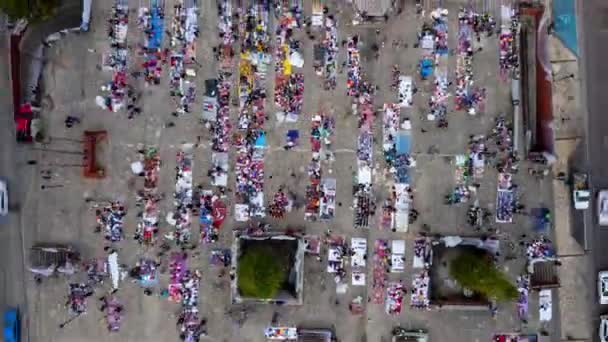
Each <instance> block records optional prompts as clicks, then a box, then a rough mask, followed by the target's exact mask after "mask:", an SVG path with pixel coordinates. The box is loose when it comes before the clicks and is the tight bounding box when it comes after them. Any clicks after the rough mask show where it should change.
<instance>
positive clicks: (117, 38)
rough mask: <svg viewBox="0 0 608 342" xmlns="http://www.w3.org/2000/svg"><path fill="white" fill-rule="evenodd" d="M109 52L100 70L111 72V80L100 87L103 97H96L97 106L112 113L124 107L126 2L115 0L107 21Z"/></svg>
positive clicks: (127, 21) (126, 56)
mask: <svg viewBox="0 0 608 342" xmlns="http://www.w3.org/2000/svg"><path fill="white" fill-rule="evenodd" d="M108 22H109V27H108V36H109V38H110V51H109V52H108V53H107V54H105V55H104V56H103V57H102V58H103V60H102V68H103V69H104V70H110V71H111V72H112V79H111V81H110V82H109V83H107V84H106V85H104V86H102V87H101V90H102V91H104V92H105V94H106V95H104V96H97V98H96V102H97V104H98V105H99V106H100V107H102V108H104V109H107V110H110V111H112V112H117V111H119V110H120V109H121V108H122V107H124V106H125V102H126V97H127V59H128V55H129V50H128V49H127V32H128V28H129V5H128V2H127V1H122V0H116V2H115V4H114V5H113V6H112V11H111V16H110V19H109V20H108Z"/></svg>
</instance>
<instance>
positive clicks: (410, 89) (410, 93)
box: [398, 76, 414, 107]
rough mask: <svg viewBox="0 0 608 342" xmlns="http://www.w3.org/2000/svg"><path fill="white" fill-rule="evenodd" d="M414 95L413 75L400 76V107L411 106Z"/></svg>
mask: <svg viewBox="0 0 608 342" xmlns="http://www.w3.org/2000/svg"><path fill="white" fill-rule="evenodd" d="M413 97H414V85H413V83H412V77H411V76H399V94H398V101H399V107H411V106H412V105H413V104H414V102H413V100H412V99H413Z"/></svg>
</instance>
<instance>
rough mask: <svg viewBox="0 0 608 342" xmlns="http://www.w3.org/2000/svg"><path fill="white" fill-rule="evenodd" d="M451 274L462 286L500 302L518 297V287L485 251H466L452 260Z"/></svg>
mask: <svg viewBox="0 0 608 342" xmlns="http://www.w3.org/2000/svg"><path fill="white" fill-rule="evenodd" d="M450 276H452V278H454V279H455V280H456V281H457V282H458V283H459V284H460V285H461V286H462V287H464V288H467V289H469V290H471V291H473V292H475V293H478V294H480V295H482V296H484V297H486V298H488V299H493V300H496V301H499V302H503V301H509V300H514V299H515V298H517V295H518V293H517V288H516V287H515V286H514V285H513V284H512V283H511V282H510V281H509V280H508V279H507V277H506V276H505V274H504V273H502V272H500V271H499V270H498V269H497V268H496V266H495V265H494V261H493V260H492V259H491V258H490V257H489V256H488V255H487V254H485V253H482V252H473V251H466V252H464V253H463V254H461V255H459V256H458V257H457V258H456V259H454V260H452V262H451V264H450Z"/></svg>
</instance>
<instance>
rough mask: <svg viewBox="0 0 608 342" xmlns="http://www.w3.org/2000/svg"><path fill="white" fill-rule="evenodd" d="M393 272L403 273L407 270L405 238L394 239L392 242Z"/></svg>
mask: <svg viewBox="0 0 608 342" xmlns="http://www.w3.org/2000/svg"><path fill="white" fill-rule="evenodd" d="M390 265H391V273H402V272H403V271H404V270H405V240H393V241H392V243H391V264H390Z"/></svg>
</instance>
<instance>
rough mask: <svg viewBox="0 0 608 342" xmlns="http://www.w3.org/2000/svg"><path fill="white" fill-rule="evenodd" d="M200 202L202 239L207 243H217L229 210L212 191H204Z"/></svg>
mask: <svg viewBox="0 0 608 342" xmlns="http://www.w3.org/2000/svg"><path fill="white" fill-rule="evenodd" d="M199 202H200V207H199V226H200V239H201V241H203V242H206V243H213V242H216V241H217V239H218V237H219V232H220V228H221V226H222V223H224V220H225V219H226V215H227V213H228V208H227V207H226V204H225V203H224V201H222V199H221V197H220V196H218V195H217V194H215V193H214V192H213V191H211V190H205V191H202V193H201V194H200V199H199Z"/></svg>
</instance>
